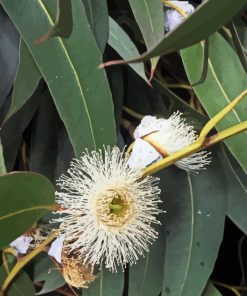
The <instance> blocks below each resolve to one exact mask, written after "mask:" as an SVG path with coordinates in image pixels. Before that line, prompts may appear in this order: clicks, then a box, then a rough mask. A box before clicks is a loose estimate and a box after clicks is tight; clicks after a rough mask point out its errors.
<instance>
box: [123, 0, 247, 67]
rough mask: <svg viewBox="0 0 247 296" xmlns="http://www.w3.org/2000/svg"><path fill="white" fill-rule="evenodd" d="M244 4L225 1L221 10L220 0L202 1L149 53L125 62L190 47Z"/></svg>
mask: <svg viewBox="0 0 247 296" xmlns="http://www.w3.org/2000/svg"><path fill="white" fill-rule="evenodd" d="M245 4H246V0H225V1H224V9H222V7H223V6H222V1H221V0H216V1H215V0H208V1H204V2H203V3H202V4H201V5H200V6H199V7H198V8H197V9H196V10H195V12H194V13H193V14H191V15H190V16H189V17H188V18H187V19H186V20H185V21H184V23H183V24H181V25H179V26H178V27H177V28H176V29H175V30H174V31H172V32H169V33H168V34H166V35H165V36H164V38H163V39H162V40H161V41H160V42H159V43H158V44H156V45H155V46H154V47H153V48H152V49H151V50H150V51H148V52H146V53H144V54H142V55H141V56H140V57H138V58H135V59H131V60H128V61H126V62H127V63H129V62H138V61H144V60H147V59H150V58H152V57H156V56H161V55H164V54H168V53H170V52H173V51H177V50H180V49H182V48H185V47H188V46H191V45H192V44H195V43H196V42H198V41H200V40H203V39H204V38H206V37H208V36H209V35H211V34H212V33H213V32H215V31H216V30H218V29H219V28H220V27H221V26H222V25H224V24H225V23H226V22H227V21H228V20H230V19H231V18H232V17H233V16H234V15H235V14H237V13H238V11H239V10H241V8H243V7H244V5H245Z"/></svg>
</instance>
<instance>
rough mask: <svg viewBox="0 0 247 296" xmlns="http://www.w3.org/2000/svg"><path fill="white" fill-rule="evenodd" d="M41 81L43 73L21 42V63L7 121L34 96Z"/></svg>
mask: <svg viewBox="0 0 247 296" xmlns="http://www.w3.org/2000/svg"><path fill="white" fill-rule="evenodd" d="M40 79H41V73H40V71H39V69H38V68H37V65H36V64H35V61H34V59H33V57H32V55H31V53H30V51H29V49H28V48H27V46H26V44H25V43H24V42H23V40H21V42H20V61H19V65H18V69H17V73H16V78H15V82H14V87H13V94H12V100H11V106H10V109H9V111H8V114H7V116H6V118H5V121H6V119H8V118H10V117H11V116H12V115H13V114H14V113H16V112H17V111H18V110H19V109H20V108H21V107H22V106H23V105H24V104H25V102H26V101H27V100H28V99H29V98H30V97H31V96H32V95H33V93H34V92H35V90H36V88H37V86H38V84H39V81H40Z"/></svg>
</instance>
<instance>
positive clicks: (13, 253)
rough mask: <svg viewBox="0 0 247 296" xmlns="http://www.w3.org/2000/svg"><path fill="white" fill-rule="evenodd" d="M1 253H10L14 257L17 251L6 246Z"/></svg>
mask: <svg viewBox="0 0 247 296" xmlns="http://www.w3.org/2000/svg"><path fill="white" fill-rule="evenodd" d="M3 253H5V254H11V255H13V256H14V257H17V252H16V251H15V249H13V248H6V249H4V250H3Z"/></svg>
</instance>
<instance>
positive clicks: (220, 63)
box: [181, 33, 247, 172]
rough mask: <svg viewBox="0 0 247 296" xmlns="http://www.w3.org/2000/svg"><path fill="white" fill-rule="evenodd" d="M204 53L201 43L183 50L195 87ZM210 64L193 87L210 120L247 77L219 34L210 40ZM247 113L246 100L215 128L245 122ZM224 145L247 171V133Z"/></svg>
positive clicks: (240, 87) (239, 90)
mask: <svg viewBox="0 0 247 296" xmlns="http://www.w3.org/2000/svg"><path fill="white" fill-rule="evenodd" d="M222 48H224V50H222ZM202 54H203V47H202V44H196V45H194V46H192V47H190V48H187V49H184V50H182V51H181V56H182V60H183V63H184V66H185V70H186V73H187V75H188V78H189V80H190V83H191V84H192V85H193V83H194V82H195V81H196V80H197V79H198V76H199V73H200V67H201V59H202ZM208 63H209V68H208V72H207V76H206V79H205V81H204V82H203V83H201V84H199V85H195V86H193V89H194V90H195V92H196V94H197V96H198V99H199V100H200V102H201V103H202V105H203V107H204V108H205V110H206V111H207V113H208V115H209V117H210V118H211V117H213V116H215V115H216V114H217V113H218V112H219V111H221V110H222V109H223V108H224V107H225V106H227V105H228V104H229V103H230V102H231V101H232V100H233V99H234V98H235V97H237V96H238V95H239V94H240V93H241V92H242V91H244V90H245V89H246V85H247V76H246V73H245V71H244V69H243V67H242V65H241V63H240V61H239V59H238V57H237V55H236V53H235V51H234V50H233V49H232V47H231V46H230V45H229V44H228V43H227V42H226V41H225V39H224V38H223V37H221V36H220V35H219V34H218V33H215V34H213V35H212V36H211V37H210V38H209V60H208ZM229 73H230V75H229ZM246 110H247V100H245V99H244V100H243V101H242V102H241V103H240V104H239V105H238V106H237V107H236V108H234V110H233V111H232V112H231V113H230V114H228V115H227V116H226V117H225V118H224V119H223V120H222V121H221V122H220V123H219V124H217V126H216V129H217V130H218V131H222V130H224V129H226V128H229V127H231V126H233V125H234V124H238V123H240V122H241V121H244V120H246ZM225 143H226V145H227V146H228V148H229V150H230V151H231V153H232V154H233V155H234V157H235V158H236V159H237V160H238V162H239V163H240V165H241V166H242V168H243V169H244V170H245V172H247V157H246V153H245V151H244V149H242V147H245V146H246V145H247V133H246V132H244V133H241V134H239V135H237V136H234V137H233V138H231V139H228V140H226V141H225Z"/></svg>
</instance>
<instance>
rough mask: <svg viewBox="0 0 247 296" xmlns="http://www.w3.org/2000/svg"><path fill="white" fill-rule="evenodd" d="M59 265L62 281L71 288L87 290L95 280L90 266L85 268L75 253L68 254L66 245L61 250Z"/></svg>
mask: <svg viewBox="0 0 247 296" xmlns="http://www.w3.org/2000/svg"><path fill="white" fill-rule="evenodd" d="M61 263H62V265H63V276H64V279H65V281H66V282H67V283H68V284H69V285H71V286H73V287H76V288H88V286H89V284H90V283H92V282H94V280H95V279H96V276H95V275H93V273H92V268H91V267H90V265H87V266H85V265H84V264H83V261H82V260H81V259H78V257H77V256H76V254H75V253H73V252H69V251H68V248H67V247H66V243H64V246H63V249H62V256H61Z"/></svg>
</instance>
